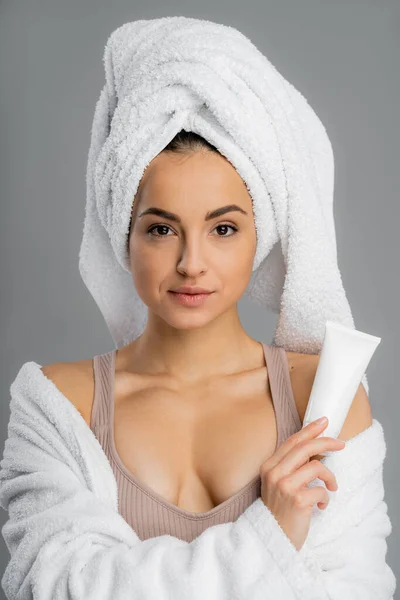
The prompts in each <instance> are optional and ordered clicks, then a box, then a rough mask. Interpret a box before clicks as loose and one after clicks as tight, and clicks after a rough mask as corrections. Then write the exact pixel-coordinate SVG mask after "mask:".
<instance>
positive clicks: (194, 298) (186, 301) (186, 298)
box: [169, 290, 213, 306]
mask: <svg viewBox="0 0 400 600" xmlns="http://www.w3.org/2000/svg"><path fill="white" fill-rule="evenodd" d="M169 291H170V292H171V293H172V294H173V295H174V299H175V300H176V301H177V302H179V303H180V304H183V305H184V306H200V305H201V304H203V302H205V301H206V300H207V298H208V297H209V296H211V294H213V292H207V293H205V292H203V293H198V294H185V293H182V292H173V291H172V290H169Z"/></svg>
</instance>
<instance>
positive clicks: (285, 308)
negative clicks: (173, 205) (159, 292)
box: [79, 16, 368, 392]
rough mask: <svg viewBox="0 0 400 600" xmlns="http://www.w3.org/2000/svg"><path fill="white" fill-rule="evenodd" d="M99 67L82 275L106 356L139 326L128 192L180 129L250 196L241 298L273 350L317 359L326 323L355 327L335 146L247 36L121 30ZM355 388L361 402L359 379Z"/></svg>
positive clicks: (139, 27) (180, 28)
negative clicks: (209, 147) (99, 317)
mask: <svg viewBox="0 0 400 600" xmlns="http://www.w3.org/2000/svg"><path fill="white" fill-rule="evenodd" d="M103 58H104V68H105V77H106V83H105V85H104V87H103V89H102V91H101V94H100V98H99V100H98V102H97V104H96V109H95V114H94V119H93V126H92V132H91V146H90V151H89V157H88V168H87V201H86V214H85V222H84V228H83V238H82V244H81V248H80V256H79V269H80V273H81V276H82V279H83V281H84V282H85V284H86V286H87V287H88V289H89V291H90V292H91V294H92V296H93V298H94V299H95V301H96V303H97V304H98V306H99V308H100V310H101V312H102V314H103V316H104V318H105V321H106V323H107V326H108V328H109V330H110V332H111V335H112V337H113V340H114V342H115V344H116V347H121V346H123V345H126V344H128V343H129V342H131V341H132V340H133V339H135V338H137V337H138V336H139V335H140V334H141V333H142V331H143V329H144V327H145V324H146V320H147V306H146V305H145V304H144V303H143V301H142V300H141V298H140V297H139V295H138V293H137V291H136V289H135V287H134V283H133V278H132V275H131V272H130V266H129V256H128V251H127V236H128V229H129V221H130V215H131V209H132V203H133V200H134V196H135V193H136V191H137V189H138V186H139V182H140V179H141V177H142V175H143V172H144V170H145V168H146V166H147V165H148V164H149V163H150V161H151V160H152V159H153V158H154V157H155V156H157V155H158V154H159V153H160V152H161V151H162V150H163V148H164V147H165V146H166V145H167V144H168V142H170V141H171V140H172V139H173V137H174V136H175V135H176V134H177V133H178V132H179V131H180V130H181V129H185V130H187V131H194V132H195V133H198V134H199V135H201V136H203V137H204V138H205V139H207V140H208V141H210V142H211V143H212V144H213V145H214V146H216V147H217V149H218V150H219V151H220V152H221V153H222V154H223V155H224V156H225V157H226V158H227V159H228V160H229V161H230V162H231V163H232V165H233V166H234V167H235V169H236V170H237V172H238V173H239V174H240V176H241V177H242V179H243V181H244V182H245V183H246V186H247V189H248V190H249V194H250V195H251V197H252V200H253V213H254V221H255V227H256V232H257V249H256V254H255V259H254V264H253V272H252V276H251V280H250V282H249V285H248V287H247V289H246V291H245V293H244V296H245V297H248V298H249V299H250V300H252V301H254V302H255V303H256V304H258V305H259V306H261V307H264V308H267V309H270V310H272V311H273V312H275V313H279V317H278V323H277V327H276V330H275V333H274V339H273V344H274V345H278V346H281V347H284V348H285V349H286V350H290V351H294V352H306V353H319V351H320V349H321V346H322V341H323V338H324V334H325V324H326V321H327V320H331V321H334V322H337V323H341V324H342V325H344V326H347V327H350V328H354V327H355V325H354V322H353V317H352V313H351V310H350V306H349V303H348V301H347V298H346V294H345V291H344V289H343V284H342V279H341V274H340V271H339V267H338V264H337V253H336V237H335V225H334V216H333V187H334V162H333V152H332V147H331V144H330V141H329V138H328V135H327V133H326V131H325V128H324V126H323V124H322V123H321V121H320V120H319V118H318V117H317V115H316V114H315V112H314V111H313V109H312V108H311V107H310V105H309V104H308V102H307V100H306V99H305V98H304V97H303V96H302V94H301V93H300V92H299V91H297V90H296V89H295V88H294V86H293V85H292V84H290V83H289V82H288V81H287V80H286V79H285V78H284V77H283V76H282V75H281V74H280V73H279V72H278V71H277V70H276V68H275V67H274V66H273V65H272V64H271V62H270V61H269V60H268V59H267V58H266V57H265V56H264V55H263V54H262V53H261V52H260V51H259V50H258V49H257V48H256V46H255V45H254V44H253V43H252V42H251V41H250V40H249V39H248V38H247V37H246V36H245V35H244V34H242V33H241V32H239V31H238V30H237V29H235V28H233V27H230V26H226V25H222V24H218V23H214V22H211V21H207V20H203V19H194V18H187V17H183V16H177V17H163V18H159V19H151V20H138V21H134V22H131V23H125V24H124V25H122V26H121V27H119V28H117V29H116V30H115V31H114V32H113V33H112V34H111V35H110V37H109V39H108V41H107V44H106V46H105V50H104V57H103ZM363 384H364V387H365V389H366V391H367V392H368V382H367V379H366V375H364V377H363Z"/></svg>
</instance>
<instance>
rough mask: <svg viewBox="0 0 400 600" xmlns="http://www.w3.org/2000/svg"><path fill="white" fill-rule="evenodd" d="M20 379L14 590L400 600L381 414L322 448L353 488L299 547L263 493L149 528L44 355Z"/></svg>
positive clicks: (81, 599) (8, 581)
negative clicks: (186, 521) (205, 519)
mask: <svg viewBox="0 0 400 600" xmlns="http://www.w3.org/2000/svg"><path fill="white" fill-rule="evenodd" d="M10 392H11V404H10V407H11V416H10V421H9V425H8V438H7V440H6V444H5V448H4V455H3V459H2V460H1V462H0V506H1V507H2V508H3V509H4V510H6V511H8V513H9V519H8V520H7V522H6V523H5V525H4V526H3V528H2V530H1V533H2V535H3V538H4V540H5V542H6V545H7V548H8V550H9V552H10V555H11V558H10V561H9V563H8V565H7V567H6V570H5V572H4V575H3V577H2V580H1V585H2V588H3V590H4V591H5V594H6V597H7V598H8V600H32V599H33V600H127V599H129V600H139V599H140V600H167V599H168V600H170V599H172V598H173V600H189V599H190V600H204V599H205V598H207V600H272V599H273V600H276V598H280V599H281V600H344V599H345V600H359V599H360V598H362V600H393V594H394V591H395V587H396V578H395V576H394V574H393V571H392V570H391V568H390V567H389V565H388V564H387V563H386V560H385V557H386V552H387V544H386V537H387V536H388V535H389V534H390V533H391V531H392V527H391V522H390V519H389V517H388V514H387V504H386V502H385V501H384V487H383V478H382V475H383V463H384V459H385V456H386V443H385V438H384V432H383V428H382V426H381V424H380V423H379V421H377V420H376V419H374V420H373V423H372V425H371V426H370V427H368V428H367V429H366V430H364V431H363V432H361V433H360V434H358V435H357V436H355V437H354V438H352V439H350V440H348V441H347V443H346V447H345V448H344V450H341V451H340V452H336V453H333V454H331V455H328V456H327V457H325V458H323V459H322V461H323V462H325V464H326V465H327V467H328V468H329V469H330V470H332V471H333V472H334V473H335V475H336V478H337V481H338V486H339V488H338V491H337V492H330V491H329V490H328V494H329V496H330V504H329V505H328V508H327V509H326V510H325V511H319V509H318V508H317V507H314V508H315V512H314V513H313V514H312V518H311V526H310V530H309V534H308V537H307V540H306V542H305V544H304V545H303V547H302V548H301V550H300V551H299V552H298V551H297V550H296V548H295V547H294V546H293V544H292V543H291V541H290V540H289V538H288V537H287V536H286V534H285V533H284V531H283V530H282V529H281V528H280V526H279V524H278V522H277V521H276V519H275V518H274V516H273V514H272V513H271V512H270V511H269V509H268V508H267V507H266V506H265V504H264V503H263V501H262V499H261V498H258V499H257V500H256V501H255V502H253V504H251V505H250V506H249V507H248V508H247V509H246V510H245V511H244V513H243V514H242V515H240V517H239V518H238V519H237V520H236V521H235V522H232V523H223V524H219V525H215V526H212V527H210V528H208V529H206V530H205V531H204V532H203V533H201V534H200V535H199V536H198V537H197V538H195V539H194V540H193V541H192V542H190V543H188V542H185V541H182V540H180V539H178V538H175V537H173V536H170V535H162V536H158V537H155V538H151V539H148V540H145V541H141V540H140V539H139V538H138V536H137V535H136V533H135V531H134V530H133V529H132V528H131V527H130V526H129V525H128V524H127V523H126V521H125V520H124V519H123V517H122V516H121V515H120V514H119V512H118V489H117V483H116V480H115V477H114V474H113V472H112V469H111V467H110V464H109V462H108V459H107V456H106V455H105V454H104V451H103V449H102V447H101V445H100V444H99V442H98V440H97V438H96V437H95V435H94V434H93V432H92V430H91V429H90V428H89V427H88V425H87V424H86V422H85V421H84V419H83V417H82V416H81V414H80V413H79V412H78V411H77V410H76V409H75V407H74V406H73V404H71V403H70V402H69V400H68V399H67V398H65V396H63V394H62V393H61V392H60V391H59V390H58V388H57V387H56V386H55V385H54V383H53V382H52V381H51V380H50V379H48V378H47V377H45V375H44V374H43V372H42V371H41V370H40V365H38V364H37V363H35V362H32V361H31V362H27V363H25V364H24V365H23V366H22V367H21V369H20V371H19V372H18V374H17V377H16V379H15V380H14V382H13V383H12V385H11V388H10ZM318 482H319V480H318V479H316V480H315V484H317V483H318ZM313 483H314V482H313ZM319 483H321V482H319Z"/></svg>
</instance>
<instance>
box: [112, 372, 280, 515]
mask: <svg viewBox="0 0 400 600" xmlns="http://www.w3.org/2000/svg"><path fill="white" fill-rule="evenodd" d="M135 388H136V389H134V390H132V389H130V390H129V392H127V389H126V384H124V383H122V382H119V381H118V378H116V380H115V386H114V404H113V410H111V411H110V420H111V423H110V427H111V428H112V433H113V442H114V448H115V451H116V453H117V454H118V457H119V458H120V460H121V461H122V463H123V465H124V466H125V468H126V469H128V471H129V472H130V473H131V474H132V475H133V476H134V478H135V479H136V480H137V481H138V482H139V483H142V484H144V485H145V486H147V487H148V488H150V489H151V490H153V491H154V492H156V493H157V494H158V495H160V496H161V497H162V498H164V499H165V500H167V501H168V502H170V503H172V504H174V505H176V506H179V507H180V508H184V509H186V510H189V511H192V512H205V511H207V510H210V509H212V508H214V507H215V506H217V505H218V504H221V503H222V502H224V501H225V500H227V499H228V498H230V497H231V496H233V495H234V494H236V493H237V492H238V491H239V490H241V489H242V488H243V487H244V486H245V485H247V484H248V483H249V482H250V481H251V480H252V479H254V478H255V477H257V476H258V474H259V470H260V466H261V464H262V463H263V462H265V461H266V460H267V458H269V457H270V456H271V455H272V454H273V453H274V450H275V446H276V441H277V433H278V432H277V423H276V418H275V411H274V405H273V401H272V397H271V390H270V386H269V383H268V378H267V376H266V371H264V374H263V373H258V374H256V376H254V374H253V375H251V376H247V377H243V378H242V379H238V378H236V380H235V381H233V380H231V381H229V382H225V384H222V383H219V384H218V385H215V384H214V385H212V384H211V385H207V386H202V387H201V388H196V389H191V390H189V389H186V390H176V389H174V390H171V389H168V388H163V387H159V386H158V387H153V386H146V385H145V386H143V385H140V380H138V381H137V385H136V386H135Z"/></svg>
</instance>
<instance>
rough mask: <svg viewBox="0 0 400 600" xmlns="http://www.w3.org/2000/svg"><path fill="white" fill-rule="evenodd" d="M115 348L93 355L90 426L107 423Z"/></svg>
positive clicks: (94, 426) (93, 427)
mask: <svg viewBox="0 0 400 600" xmlns="http://www.w3.org/2000/svg"><path fill="white" fill-rule="evenodd" d="M114 356H115V350H111V351H110V352H105V353H104V354H98V355H96V356H94V357H93V374H94V395H93V405H92V414H91V419H90V428H91V429H92V430H93V429H95V428H98V427H100V426H103V425H107V424H108V421H109V418H110V401H111V389H112V378H113V377H114Z"/></svg>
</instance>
